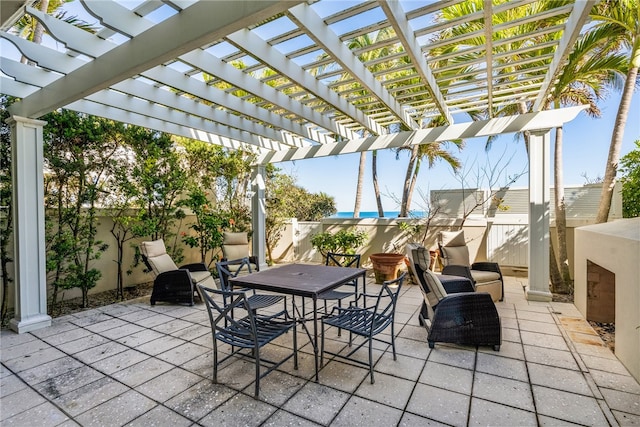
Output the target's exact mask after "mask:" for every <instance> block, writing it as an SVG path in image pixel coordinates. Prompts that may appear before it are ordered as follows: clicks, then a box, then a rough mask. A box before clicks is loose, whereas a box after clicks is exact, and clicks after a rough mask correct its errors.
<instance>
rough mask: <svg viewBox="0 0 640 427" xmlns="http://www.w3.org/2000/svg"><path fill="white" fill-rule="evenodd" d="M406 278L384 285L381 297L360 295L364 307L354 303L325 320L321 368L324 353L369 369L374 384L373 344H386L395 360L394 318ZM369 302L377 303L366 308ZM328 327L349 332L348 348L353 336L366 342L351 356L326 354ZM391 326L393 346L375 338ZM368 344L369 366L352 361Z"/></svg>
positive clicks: (321, 345) (348, 354)
mask: <svg viewBox="0 0 640 427" xmlns="http://www.w3.org/2000/svg"><path fill="white" fill-rule="evenodd" d="M406 274H407V273H402V275H401V276H400V277H398V278H397V279H395V280H387V281H385V282H383V283H382V288H381V289H380V292H379V293H378V295H367V294H365V293H362V294H360V295H359V296H358V298H356V300H357V299H360V298H362V299H363V302H362V305H361V306H356V304H357V301H354V302H353V303H352V304H351V305H350V307H348V308H342V307H333V310H332V311H331V314H329V315H328V316H326V317H324V318H323V319H322V337H321V344H320V348H321V350H320V352H321V356H320V365H321V366H322V365H323V364H324V354H325V353H327V354H330V355H332V356H336V357H339V358H342V359H348V360H350V361H352V362H355V363H359V364H362V365H366V366H369V375H370V376H371V384H373V383H374V379H373V341H374V340H375V341H379V342H383V343H386V344H391V348H392V350H393V360H396V342H395V330H394V317H395V311H396V303H397V301H398V295H399V293H400V289H401V288H402V283H403V282H404V279H405V276H406ZM367 298H373V299H375V304H373V305H369V306H367V303H366V302H367ZM325 325H328V326H334V327H336V328H338V329H344V330H346V331H349V347H351V343H352V338H353V334H356V335H360V336H361V337H364V341H363V342H362V343H360V344H359V345H358V346H357V347H356V348H354V349H353V350H351V351H349V353H347V354H346V355H343V354H338V353H332V352H330V351H325V349H324V336H325ZM389 326H391V341H390V342H388V341H384V340H381V339H379V338H376V335H378V334H379V333H381V332H382V331H384V330H385V329H387V327H389ZM365 344H368V345H369V359H368V363H366V362H362V361H361V360H357V359H354V358H351V355H353V354H354V353H355V352H356V351H358V350H359V349H360V348H361V347H362V346H364V345H365Z"/></svg>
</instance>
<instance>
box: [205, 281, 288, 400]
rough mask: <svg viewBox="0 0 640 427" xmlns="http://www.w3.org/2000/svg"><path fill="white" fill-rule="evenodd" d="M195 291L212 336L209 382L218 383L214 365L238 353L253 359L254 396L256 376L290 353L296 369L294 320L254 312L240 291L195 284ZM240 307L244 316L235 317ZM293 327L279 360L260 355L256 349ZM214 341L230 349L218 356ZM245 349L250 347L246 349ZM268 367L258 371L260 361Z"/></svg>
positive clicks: (255, 394) (267, 371)
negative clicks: (288, 346) (289, 347)
mask: <svg viewBox="0 0 640 427" xmlns="http://www.w3.org/2000/svg"><path fill="white" fill-rule="evenodd" d="M197 289H198V292H199V293H200V295H201V298H202V299H203V300H204V302H205V304H206V306H207V313H208V314H209V321H210V323H211V335H212V338H213V382H214V383H215V384H217V383H218V366H219V365H220V364H221V363H224V362H225V361H226V360H227V359H229V358H230V357H232V356H241V357H248V358H251V359H254V361H255V370H256V373H255V388H254V397H255V398H256V399H258V397H259V394H260V379H261V378H263V377H264V376H266V375H267V374H268V373H269V372H271V371H273V370H274V369H276V368H278V367H279V366H280V365H282V364H283V363H284V362H286V361H287V360H289V359H290V358H291V357H293V358H294V359H293V360H294V369H298V341H297V336H296V335H297V334H296V322H295V321H288V320H282V319H281V318H280V316H281V315H282V313H276V314H274V315H272V316H261V315H258V314H255V313H254V312H253V310H252V309H251V307H250V305H249V299H248V298H247V295H246V294H245V293H244V292H242V291H238V292H236V291H230V290H225V289H220V290H218V289H211V288H207V287H205V286H201V285H198V286H197ZM236 310H242V311H243V312H244V313H246V316H244V317H242V318H240V319H236V318H234V316H233V313H234V311H236ZM291 329H293V352H292V353H291V354H289V355H287V356H286V357H285V358H284V359H281V360H279V361H271V360H267V359H262V358H261V357H260V349H261V348H262V347H264V346H265V345H267V344H269V343H271V342H273V340H275V339H276V338H278V337H280V336H281V335H283V334H285V333H286V332H288V331H289V330H291ZM218 341H220V342H223V343H225V344H228V345H230V346H231V353H230V354H228V355H227V356H225V357H224V358H222V360H219V358H218V347H219V346H218ZM246 350H250V351H249V352H247V351H246ZM262 363H265V364H268V365H269V368H268V369H267V370H266V371H264V372H261V364H262Z"/></svg>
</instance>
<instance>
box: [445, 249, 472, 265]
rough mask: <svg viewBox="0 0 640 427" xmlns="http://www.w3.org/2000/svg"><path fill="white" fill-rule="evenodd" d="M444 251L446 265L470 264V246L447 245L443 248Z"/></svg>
mask: <svg viewBox="0 0 640 427" xmlns="http://www.w3.org/2000/svg"><path fill="white" fill-rule="evenodd" d="M442 252H443V254H442V257H443V258H444V260H445V264H446V265H469V248H467V247H466V246H447V247H443V248H442Z"/></svg>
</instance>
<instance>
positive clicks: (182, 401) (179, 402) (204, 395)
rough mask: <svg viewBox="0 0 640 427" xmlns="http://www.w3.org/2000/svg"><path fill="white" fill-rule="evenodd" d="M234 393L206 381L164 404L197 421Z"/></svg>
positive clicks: (234, 392) (231, 390)
mask: <svg viewBox="0 0 640 427" xmlns="http://www.w3.org/2000/svg"><path fill="white" fill-rule="evenodd" d="M236 393H238V391H237V390H234V389H232V388H229V387H227V386H225V385H223V384H214V383H213V382H212V381H211V380H208V379H206V380H202V381H200V382H199V383H197V384H195V385H194V386H193V387H190V388H188V389H187V390H185V391H183V392H182V393H180V394H178V395H177V396H175V397H173V398H171V399H169V400H167V401H166V402H165V403H164V404H165V406H167V407H169V408H171V409H173V410H174V411H176V412H177V413H179V414H181V415H182V416H184V417H187V418H189V419H191V420H193V421H197V420H199V419H200V418H202V417H204V416H205V415H207V414H208V413H209V412H211V411H213V410H214V409H215V408H217V407H218V406H220V405H222V404H223V403H224V402H226V401H227V400H229V398H231V396H233V395H235V394H236Z"/></svg>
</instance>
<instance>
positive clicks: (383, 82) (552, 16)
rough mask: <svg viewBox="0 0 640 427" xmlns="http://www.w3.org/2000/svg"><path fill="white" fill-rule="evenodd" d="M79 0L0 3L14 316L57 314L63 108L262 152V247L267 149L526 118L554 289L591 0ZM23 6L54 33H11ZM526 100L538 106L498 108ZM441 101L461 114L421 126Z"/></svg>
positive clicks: (258, 232)
mask: <svg viewBox="0 0 640 427" xmlns="http://www.w3.org/2000/svg"><path fill="white" fill-rule="evenodd" d="M80 1H81V3H82V7H84V9H86V11H87V12H88V13H89V14H90V15H92V16H93V17H95V18H96V21H97V23H96V24H95V27H96V28H97V31H95V32H94V33H90V32H87V31H84V30H81V29H79V28H77V27H74V26H73V25H71V24H69V23H66V22H64V21H62V20H60V19H58V18H57V17H54V16H52V15H47V14H44V13H42V12H40V11H38V10H37V9H35V8H34V7H32V6H31V4H32V3H33V1H26V2H25V1H7V0H3V1H2V3H1V7H2V9H1V12H2V20H1V25H2V28H1V29H0V30H1V31H0V38H1V39H2V50H1V58H0V60H1V62H0V69H1V71H2V74H0V86H1V91H2V93H3V94H7V95H11V96H15V97H19V98H21V100H20V101H19V102H17V103H15V104H14V105H13V106H12V107H11V109H10V112H11V115H12V116H11V118H10V123H11V126H12V156H13V188H14V192H13V209H14V212H13V213H14V241H15V251H14V262H15V268H16V272H15V283H16V315H15V318H14V319H13V320H12V327H13V328H14V329H15V330H16V331H18V332H26V331H30V330H34V329H37V328H40V327H44V326H47V325H49V324H50V322H51V318H50V317H49V316H48V315H47V312H46V306H47V304H46V270H45V237H44V236H45V231H44V206H43V202H42V201H43V192H44V190H43V153H42V147H43V132H42V129H43V125H44V122H42V121H41V120H38V118H39V117H41V116H42V115H44V114H46V113H49V112H51V111H54V110H56V109H58V108H67V109H70V110H75V111H79V112H83V113H87V114H93V115H97V116H102V117H106V118H109V119H113V120H117V121H121V122H125V123H130V124H135V125H138V126H143V127H147V128H151V129H155V130H158V131H163V132H168V133H171V134H174V135H179V136H184V137H189V138H194V139H199V140H202V141H207V142H210V143H212V144H219V145H222V146H225V147H229V148H232V149H245V150H251V151H253V152H255V153H257V155H258V157H257V158H258V160H257V162H256V165H255V168H254V177H253V178H254V179H253V186H254V188H253V190H254V196H253V201H252V207H253V209H252V212H253V230H254V236H255V238H254V239H253V241H254V248H253V249H254V253H255V254H257V255H258V256H259V258H260V259H261V260H262V261H264V254H265V246H264V245H265V243H264V242H265V235H264V229H265V228H264V222H265V212H264V184H263V179H262V177H263V173H264V165H266V164H267V163H269V162H281V161H288V160H301V159H307V158H312V157H320V156H330V155H337V154H343V153H353V152H360V151H366V150H379V149H384V148H391V147H400V146H410V145H413V144H425V143H430V142H434V141H441V140H451V139H457V138H473V137H483V136H490V135H498V134H503V133H514V132H525V131H528V132H529V135H530V146H529V189H530V203H529V206H530V207H529V286H530V287H529V289H528V291H527V292H528V293H527V295H528V298H529V299H538V300H550V299H551V294H550V292H549V288H548V277H549V175H550V173H549V158H550V156H549V147H550V130H551V129H552V128H554V127H558V126H562V125H563V124H564V123H566V122H568V121H571V120H572V119H574V118H575V117H576V116H577V114H579V112H580V111H581V110H582V108H581V107H574V108H566V109H560V110H552V111H543V108H545V101H546V100H547V99H548V97H549V94H550V93H551V91H552V90H553V88H554V82H555V81H556V77H557V75H558V73H559V72H560V71H561V69H562V67H563V65H564V64H565V61H566V58H567V56H568V55H569V53H570V52H571V49H572V47H573V45H574V43H575V41H576V39H577V37H578V36H579V34H580V32H581V31H582V29H583V27H584V26H585V25H586V23H587V22H588V14H589V11H590V9H591V8H592V6H593V5H594V4H595V3H596V1H595V0H590V1H583V0H576V1H575V2H546V1H544V2H543V1H540V0H513V1H508V0H504V1H503V0H499V1H496V0H475V1H470V0H446V1H445V0H442V1H436V0H410V1H409V0H407V1H386V0H379V1H329V0H320V1H312V0H308V1H301V0H286V1H283V0H270V1H269V0H261V1H240V0H236V1H212V0H208V1H207V0H205V1H196V0H161V1H160V0H152V1H141V2H118V1H115V0H101V1H89V0H80ZM565 3H567V4H565ZM543 5H544V6H545V7H542V6H543ZM447 8H449V9H447ZM452 8H453V9H459V10H460V12H459V13H458V14H457V16H455V17H450V18H446V17H445V16H444V15H443V14H444V12H446V11H447V10H451V9H452ZM25 14H28V15H30V16H31V17H32V18H34V19H36V20H38V21H40V22H41V23H42V24H43V25H44V27H45V28H46V30H47V33H48V34H49V35H50V36H51V37H52V38H53V39H55V40H56V41H57V44H56V45H55V46H48V45H45V44H35V43H33V42H30V41H27V40H25V39H22V38H19V37H18V36H17V35H15V34H14V33H12V32H11V27H12V26H13V24H14V23H15V22H17V20H19V19H20V18H21V17H22V16H23V15H25ZM541 22H545V23H546V25H540V23H541ZM445 30H446V33H445V32H444V31H445ZM382 34H384V35H385V37H382V36H381V35H382ZM352 41H355V43H352ZM371 52H375V54H371ZM16 53H17V54H16ZM20 56H23V57H25V58H27V59H28V60H29V61H30V64H27V63H25V62H21V60H20ZM525 103H526V104H527V105H529V106H530V111H532V112H530V113H526V114H520V115H516V116H500V117H493V116H492V112H494V111H497V110H499V109H500V108H502V107H505V106H509V105H511V106H513V105H518V104H521V105H522V104H525ZM479 111H484V112H487V113H486V116H485V117H486V119H484V120H480V121H471V122H469V121H468V120H469V114H468V113H469V112H479ZM435 116H442V117H444V118H445V120H446V122H447V123H448V125H446V126H442V127H437V128H428V129H424V128H423V127H424V122H425V120H428V119H429V118H432V117H435ZM302 167H303V166H302Z"/></svg>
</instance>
